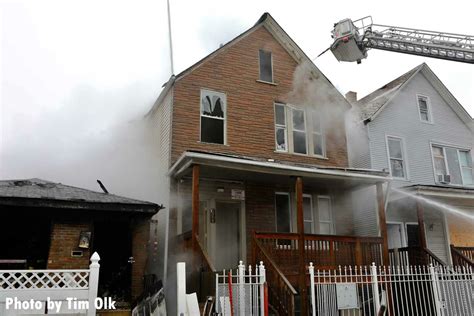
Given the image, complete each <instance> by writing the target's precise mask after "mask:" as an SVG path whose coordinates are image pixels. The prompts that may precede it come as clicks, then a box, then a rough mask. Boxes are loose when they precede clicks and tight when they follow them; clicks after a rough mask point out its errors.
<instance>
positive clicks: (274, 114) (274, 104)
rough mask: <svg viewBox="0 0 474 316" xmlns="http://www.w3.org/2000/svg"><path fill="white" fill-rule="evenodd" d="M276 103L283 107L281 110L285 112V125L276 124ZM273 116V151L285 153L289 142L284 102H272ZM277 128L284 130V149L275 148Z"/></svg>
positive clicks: (287, 150) (288, 147)
mask: <svg viewBox="0 0 474 316" xmlns="http://www.w3.org/2000/svg"><path fill="white" fill-rule="evenodd" d="M277 105H278V106H282V107H283V112H284V113H285V125H284V126H283V125H280V124H277V121H276V107H277ZM273 118H274V120H275V151H277V152H280V153H287V152H289V149H290V144H289V141H288V113H287V106H286V104H284V103H279V102H274V103H273ZM278 128H284V130H285V144H286V149H285V150H281V149H278V148H277V129H278Z"/></svg>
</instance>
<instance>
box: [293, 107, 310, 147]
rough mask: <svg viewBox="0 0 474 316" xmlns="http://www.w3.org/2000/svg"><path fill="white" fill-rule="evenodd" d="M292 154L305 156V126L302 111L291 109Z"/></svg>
mask: <svg viewBox="0 0 474 316" xmlns="http://www.w3.org/2000/svg"><path fill="white" fill-rule="evenodd" d="M292 117H293V125H292V127H293V152H295V153H298V154H306V153H307V148H306V124H305V113H304V110H298V109H293V110H292Z"/></svg>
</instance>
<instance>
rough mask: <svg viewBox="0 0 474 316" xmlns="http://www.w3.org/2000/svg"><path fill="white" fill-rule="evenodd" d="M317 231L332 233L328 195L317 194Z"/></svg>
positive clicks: (325, 233)
mask: <svg viewBox="0 0 474 316" xmlns="http://www.w3.org/2000/svg"><path fill="white" fill-rule="evenodd" d="M318 214H319V233H320V234H322V235H329V234H332V233H333V221H332V212H331V199H330V197H329V196H318Z"/></svg>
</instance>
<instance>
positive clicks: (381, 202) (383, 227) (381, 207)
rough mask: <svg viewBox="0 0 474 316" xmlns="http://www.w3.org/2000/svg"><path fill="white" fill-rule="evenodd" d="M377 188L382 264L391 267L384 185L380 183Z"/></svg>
mask: <svg viewBox="0 0 474 316" xmlns="http://www.w3.org/2000/svg"><path fill="white" fill-rule="evenodd" d="M376 188H377V205H378V211H379V226H380V237H382V238H383V245H382V263H383V265H384V266H388V265H390V260H389V257H388V238H387V220H386V218H385V199H384V194H383V183H382V182H378V183H377V184H376Z"/></svg>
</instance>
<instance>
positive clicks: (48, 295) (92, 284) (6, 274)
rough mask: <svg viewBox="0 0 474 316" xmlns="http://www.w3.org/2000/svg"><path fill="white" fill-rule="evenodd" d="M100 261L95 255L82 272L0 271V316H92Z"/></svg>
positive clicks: (94, 311)
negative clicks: (52, 315)
mask: <svg viewBox="0 0 474 316" xmlns="http://www.w3.org/2000/svg"><path fill="white" fill-rule="evenodd" d="M99 260H100V257H99V255H98V254H97V253H94V254H93V255H92V257H91V259H90V261H91V264H90V266H89V269H83V270H0V316H10V315H31V314H39V315H44V314H74V315H87V316H93V315H94V316H95V314H96V308H95V300H96V298H97V289H98V284H99V269H100V264H99ZM48 302H50V303H49V304H48ZM53 303H55V305H53ZM59 303H60V306H59V305H58V304H59ZM48 305H49V306H48ZM58 306H59V307H60V308H59V310H56V308H57V307H58Z"/></svg>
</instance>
